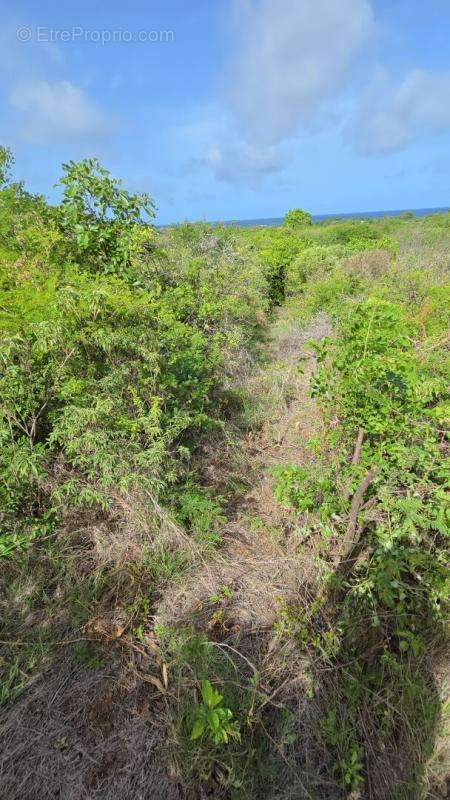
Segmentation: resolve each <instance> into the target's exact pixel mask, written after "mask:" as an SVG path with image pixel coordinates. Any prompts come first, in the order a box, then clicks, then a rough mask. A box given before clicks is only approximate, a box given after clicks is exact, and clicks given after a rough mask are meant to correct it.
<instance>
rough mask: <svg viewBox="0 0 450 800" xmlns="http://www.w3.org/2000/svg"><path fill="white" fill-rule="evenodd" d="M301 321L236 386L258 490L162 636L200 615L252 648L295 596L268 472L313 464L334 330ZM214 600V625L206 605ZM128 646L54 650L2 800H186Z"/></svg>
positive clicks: (22, 722)
mask: <svg viewBox="0 0 450 800" xmlns="http://www.w3.org/2000/svg"><path fill="white" fill-rule="evenodd" d="M298 317H299V315H298V313H297V312H296V309H295V308H294V307H292V308H289V307H284V308H282V309H280V310H279V313H278V316H277V318H276V320H275V321H274V322H273V323H272V324H271V327H270V330H269V337H268V338H269V343H268V347H267V352H266V354H265V357H264V358H263V360H261V361H259V362H255V363H253V364H252V365H251V368H250V369H249V370H248V371H247V372H246V374H245V376H241V377H240V378H239V382H240V388H242V389H244V390H245V391H246V392H247V393H248V395H249V397H251V404H252V406H253V408H252V409H250V411H251V413H253V414H254V415H255V419H256V422H255V425H254V426H253V433H250V434H248V436H247V437H246V439H245V441H244V447H243V457H244V460H246V461H247V462H248V468H249V470H250V469H251V471H252V474H256V475H257V476H258V477H257V479H256V480H255V482H254V486H253V488H252V489H251V491H250V492H249V493H248V494H246V495H245V496H244V497H243V498H240V499H239V501H238V502H237V504H236V511H235V513H234V515H233V516H232V517H231V518H230V519H229V520H228V522H227V523H226V525H225V526H224V529H223V531H222V535H223V543H222V545H221V547H219V549H218V551H216V552H214V553H212V554H211V555H210V556H209V555H207V556H205V557H204V558H203V561H202V564H201V566H200V567H199V568H198V569H196V570H194V572H193V573H192V574H191V577H190V579H189V580H188V581H187V582H186V583H185V584H184V585H183V588H182V589H181V590H178V591H177V590H174V588H173V587H169V588H168V590H167V592H166V593H165V594H164V595H163V597H162V599H161V603H160V606H159V611H158V614H157V621H162V622H166V623H168V624H173V623H174V622H189V621H190V620H191V619H192V614H196V615H197V623H198V624H199V626H200V627H201V628H203V630H204V632H205V633H206V634H207V636H208V638H210V639H211V640H212V641H214V640H215V641H218V642H220V641H222V640H225V639H227V640H228V641H234V634H235V633H236V634H238V635H239V636H240V637H241V634H243V639H244V640H246V641H247V642H248V641H249V640H253V641H254V642H255V646H256V647H257V646H258V641H259V639H260V637H264V636H265V634H266V632H267V633H268V635H270V632H271V631H272V629H273V624H274V621H275V619H276V616H277V612H278V610H279V607H280V603H281V602H282V600H283V599H284V600H286V601H287V600H289V598H292V597H293V596H294V595H295V593H296V591H297V589H298V587H299V584H300V583H302V582H303V581H304V580H305V575H306V572H307V571H308V569H311V568H312V567H313V564H312V561H309V562H308V558H307V557H306V558H305V554H304V553H303V552H302V551H301V548H300V547H299V546H298V536H297V533H298V531H297V527H296V526H297V524H298V519H297V520H296V515H295V514H293V512H291V511H289V510H287V509H284V508H283V507H282V506H280V504H278V503H277V502H276V501H275V499H274V494H273V475H272V472H271V470H272V468H273V467H275V466H276V465H277V464H283V463H295V464H305V465H306V464H307V463H310V461H311V454H310V451H309V450H308V448H307V442H308V440H309V439H310V438H311V437H313V436H314V435H316V434H317V433H318V432H319V430H320V426H321V420H320V416H319V415H318V412H317V409H316V406H315V403H314V401H313V400H312V399H311V397H310V393H309V384H310V379H311V375H312V374H313V372H314V368H315V358H314V350H313V348H312V347H311V340H312V341H316V342H317V341H320V340H321V339H322V338H323V337H324V336H326V335H328V334H329V332H330V326H329V322H328V320H327V318H326V317H325V316H324V315H318V316H316V317H315V318H314V319H313V320H311V322H309V323H308V324H307V325H306V326H303V325H302V324H301V323H300V322H299V318H298ZM214 595H215V596H216V597H218V598H220V602H219V606H221V609H220V613H219V614H218V613H217V604H216V605H215V606H214V607H212V606H211V603H210V599H211V597H213V596H214ZM199 609H202V610H203V611H202V613H200V615H199V614H198V611H199ZM126 638H127V637H124V642H123V645H124V648H123V649H122V657H120V656H119V654H120V648H119V650H118V651H117V652H116V653H115V649H111V648H109V657H108V654H107V653H103V652H101V659H100V660H99V662H98V664H97V663H93V662H92V663H91V661H89V663H88V662H86V663H84V661H83V659H81V658H79V657H78V656H77V657H76V658H75V657H74V650H73V645H69V646H67V647H64V648H62V649H61V650H60V652H59V654H58V655H57V657H56V658H55V660H54V661H53V663H52V665H51V667H50V668H49V669H47V670H46V672H45V673H44V674H43V675H42V677H41V678H39V679H38V680H37V681H36V682H35V683H34V684H33V685H32V686H31V687H30V688H29V689H27V690H26V691H25V693H24V694H23V696H22V697H21V698H19V700H18V701H16V702H15V703H14V704H12V705H10V706H9V707H8V709H7V710H5V713H4V715H3V724H2V731H1V735H2V742H3V746H2V749H3V753H4V756H3V760H2V762H1V764H0V794H1V796H2V797H3V796H5V797H6V796H7V797H9V798H11V800H19V798H22V797H27V798H29V800H33V799H34V798H35V800H53V799H54V798H56V797H61V798H64V800H75V798H76V800H87V799H88V798H89V800H91V798H95V800H110V799H111V800H112V798H114V800H131V799H132V798H136V799H137V798H139V800H149V798H152V800H155V798H156V799H157V798H165V799H166V800H183V798H184V794H183V792H184V790H183V789H182V788H181V787H182V781H180V780H179V778H181V776H179V775H177V774H176V773H174V774H172V775H170V774H167V764H166V763H165V759H164V757H163V758H161V752H163V754H164V747H165V736H166V730H165V726H164V722H163V719H164V702H163V700H162V699H161V701H160V700H159V699H158V695H159V693H158V690H157V689H156V688H155V685H154V684H151V683H149V682H148V680H144V679H143V677H142V676H143V675H145V673H146V672H147V673H148V674H150V675H152V674H158V672H157V665H155V664H154V663H153V662H152V660H151V659H150V661H149V658H148V656H147V657H145V654H144V656H143V657H142V658H141V657H140V655H139V647H137V648H136V649H132V650H131V651H128V650H127V647H126V641H125V639H126ZM241 639H242V637H241ZM80 641H81V639H80ZM243 646H244V649H245V642H244V645H243ZM123 656H125V658H123ZM272 668H273V663H272V664H271V666H270V668H268V669H270V670H272ZM149 680H150V679H149ZM152 680H153V679H152ZM171 688H173V687H170V675H169V691H170V689H171ZM175 689H176V687H175ZM150 696H151V699H150ZM159 696H161V695H159ZM169 772H170V770H169Z"/></svg>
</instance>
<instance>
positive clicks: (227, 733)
mask: <svg viewBox="0 0 450 800" xmlns="http://www.w3.org/2000/svg"><path fill="white" fill-rule="evenodd" d="M201 693H202V701H203V702H202V703H201V704H199V705H198V706H197V708H196V709H195V711H194V715H193V724H192V731H191V740H196V739H202V738H203V737H207V738H209V739H211V740H212V741H213V742H214V744H227V743H228V742H229V741H230V739H237V740H238V741H239V740H240V738H241V735H240V733H239V726H238V723H237V722H235V721H232V720H233V712H232V711H231V709H230V708H226V706H223V705H222V701H223V695H221V694H220V692H218V691H217V689H215V688H214V687H213V686H212V685H211V682H210V681H209V680H204V681H202V686H201Z"/></svg>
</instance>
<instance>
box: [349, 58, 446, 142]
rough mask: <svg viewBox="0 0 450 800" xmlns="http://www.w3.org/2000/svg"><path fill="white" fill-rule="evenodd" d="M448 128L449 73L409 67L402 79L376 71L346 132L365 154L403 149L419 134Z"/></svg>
mask: <svg viewBox="0 0 450 800" xmlns="http://www.w3.org/2000/svg"><path fill="white" fill-rule="evenodd" d="M448 129H450V72H446V73H433V72H426V71H424V70H418V69H416V70H412V71H411V72H409V73H408V74H407V75H406V76H405V77H404V78H403V80H401V81H397V82H396V81H395V80H394V79H393V78H392V77H391V76H390V75H389V73H388V72H387V71H385V70H379V71H378V73H377V74H376V75H375V77H374V79H373V81H372V83H371V85H370V86H369V87H368V88H367V90H366V92H365V94H364V96H363V97H362V99H361V102H360V104H359V107H358V110H357V113H356V117H355V120H354V121H353V122H352V123H351V124H350V126H349V128H348V132H349V134H350V136H351V137H352V139H353V141H354V143H355V145H356V147H357V149H358V150H359V151H360V152H361V153H363V154H364V155H381V154H383V153H390V152H395V151H399V150H403V149H404V148H406V147H408V145H410V144H411V143H412V142H413V141H414V140H415V139H416V138H417V137H418V136H421V135H424V134H425V135H427V134H428V135H429V134H431V135H438V134H440V133H442V132H443V131H445V130H448Z"/></svg>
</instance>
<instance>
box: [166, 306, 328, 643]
mask: <svg viewBox="0 0 450 800" xmlns="http://www.w3.org/2000/svg"><path fill="white" fill-rule="evenodd" d="M298 317H299V315H298V313H296V310H295V308H293V307H290V308H289V307H284V308H282V309H281V310H280V312H279V315H278V317H277V319H276V321H275V322H274V323H273V324H272V327H271V335H270V344H269V348H268V358H267V361H266V363H264V364H259V365H256V366H254V368H253V369H252V370H251V371H250V373H249V374H248V375H247V376H246V378H245V379H244V381H243V386H244V388H245V389H246V390H247V391H248V392H249V393H250V395H251V396H252V397H253V398H255V402H256V404H257V405H258V406H259V408H258V413H259V416H260V419H261V420H263V424H262V426H261V428H260V430H258V432H257V433H256V434H250V435H249V436H248V439H247V442H246V451H247V456H248V459H249V462H253V463H254V462H255V461H256V466H257V474H259V480H258V481H257V482H256V485H255V486H254V488H253V489H252V490H251V491H250V492H249V493H248V494H247V495H246V496H245V497H244V498H243V500H242V502H241V503H240V504H239V508H238V510H237V512H236V515H235V516H234V517H233V518H232V519H231V520H229V521H228V523H227V524H226V526H225V527H224V529H223V531H222V536H223V540H224V544H223V547H221V548H220V550H219V552H218V554H217V555H215V556H213V557H212V558H211V560H210V561H209V562H208V563H205V564H204V565H203V566H202V568H201V569H200V571H197V572H195V574H194V575H192V576H191V578H190V580H189V581H188V582H187V583H186V584H185V585H184V586H183V588H182V589H181V590H180V591H178V592H177V593H175V594H173V593H171V594H170V596H169V597H166V598H164V599H163V601H162V603H161V606H160V611H159V615H160V620H161V621H162V622H163V623H164V622H169V621H170V622H173V621H174V620H177V621H180V620H181V619H186V618H188V617H189V616H190V615H191V614H193V613H194V612H197V614H198V611H199V609H202V608H204V610H205V620H204V623H205V625H206V627H207V629H208V630H209V632H210V634H211V635H214V633H215V631H214V626H215V625H216V624H218V623H216V622H215V617H214V616H212V618H211V619H210V620H208V619H207V617H208V614H209V613H210V607H211V603H210V600H209V599H210V598H211V597H217V596H220V595H221V594H225V595H226V598H225V599H224V603H223V605H224V613H223V614H221V620H220V626H222V628H223V627H225V629H230V628H233V629H234V630H243V629H245V631H246V632H250V631H251V630H252V629H253V630H254V631H256V630H259V631H260V630H261V629H262V628H265V627H271V626H272V625H273V623H274V621H275V619H276V615H277V610H278V609H279V606H280V602H283V601H287V600H288V599H290V598H292V597H294V596H295V594H296V592H297V591H298V586H299V582H304V580H305V577H306V574H307V573H308V572H310V571H311V569H313V568H314V565H313V563H312V562H311V560H310V559H308V556H307V555H305V553H304V551H303V549H302V548H301V547H300V546H299V544H300V537H299V535H298V517H297V516H296V515H295V514H294V513H293V512H291V511H289V510H288V509H286V508H283V507H282V506H281V505H280V504H279V503H277V502H276V500H275V498H274V492H273V483H274V478H273V474H272V468H273V467H275V466H276V465H278V464H296V465H299V466H301V465H306V464H310V463H311V461H312V458H313V457H312V455H311V452H310V450H309V449H308V447H307V444H308V441H309V440H310V439H311V438H312V437H314V436H315V435H316V434H317V433H318V432H319V430H320V427H321V419H320V416H319V414H318V411H317V408H316V404H315V402H314V400H313V399H312V398H311V396H310V381H311V376H312V374H313V372H314V370H315V366H316V359H315V357H314V349H313V348H312V347H311V341H315V342H318V341H320V340H321V339H323V338H324V337H325V336H327V335H329V333H330V323H329V321H328V319H327V317H326V316H325V315H323V314H319V315H317V316H316V317H314V318H313V319H312V320H311V321H310V322H309V323H308V324H307V325H302V324H301V322H300V321H299V319H298ZM223 632H224V633H225V631H223ZM216 633H217V635H218V636H220V634H221V631H219V630H218V631H216Z"/></svg>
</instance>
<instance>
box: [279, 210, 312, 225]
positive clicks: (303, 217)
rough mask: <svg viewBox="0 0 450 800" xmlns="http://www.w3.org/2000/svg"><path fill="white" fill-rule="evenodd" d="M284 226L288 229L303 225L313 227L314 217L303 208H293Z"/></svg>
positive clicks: (285, 219) (286, 217) (288, 213)
mask: <svg viewBox="0 0 450 800" xmlns="http://www.w3.org/2000/svg"><path fill="white" fill-rule="evenodd" d="M283 225H285V226H286V227H287V228H298V227H301V226H303V225H312V217H311V214H309V213H308V212H307V211H303V209H301V208H293V209H292V210H291V211H288V212H287V213H286V215H285V217H284V220H283Z"/></svg>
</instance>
